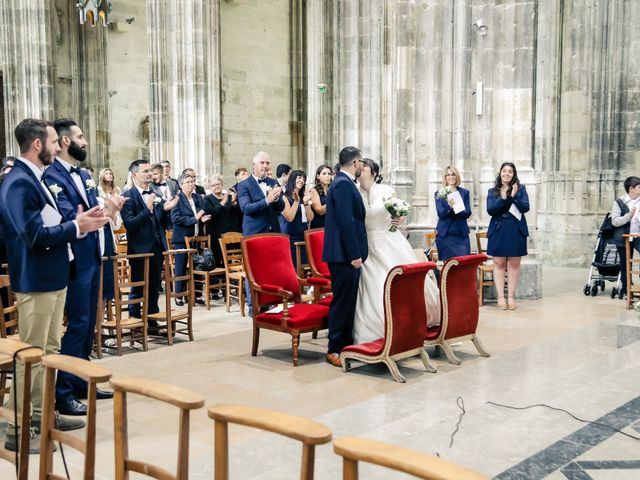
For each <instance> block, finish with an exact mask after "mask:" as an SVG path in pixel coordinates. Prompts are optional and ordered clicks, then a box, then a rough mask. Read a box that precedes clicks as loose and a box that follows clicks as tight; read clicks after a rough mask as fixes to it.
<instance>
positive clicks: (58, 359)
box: [42, 354, 111, 383]
mask: <svg viewBox="0 0 640 480" xmlns="http://www.w3.org/2000/svg"><path fill="white" fill-rule="evenodd" d="M42 363H43V364H44V366H45V367H51V368H55V369H56V370H60V371H63V372H68V373H72V374H73V375H75V376H77V377H80V378H82V379H83V380H85V381H87V382H96V383H97V382H106V381H107V380H109V379H110V378H111V371H109V370H107V369H106V368H104V367H101V366H100V365H96V364H95V363H94V362H89V361H88V360H83V359H81V358H76V357H70V356H69V355H58V354H52V355H45V356H44V357H42Z"/></svg>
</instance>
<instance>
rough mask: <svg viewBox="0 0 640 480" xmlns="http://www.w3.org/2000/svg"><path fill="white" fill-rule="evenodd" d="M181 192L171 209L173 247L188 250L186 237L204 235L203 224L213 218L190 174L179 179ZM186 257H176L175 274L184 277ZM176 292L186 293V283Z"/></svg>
mask: <svg viewBox="0 0 640 480" xmlns="http://www.w3.org/2000/svg"><path fill="white" fill-rule="evenodd" d="M178 185H179V186H180V192H179V193H178V203H177V204H176V206H175V207H173V208H172V209H171V222H172V223H173V239H172V243H173V247H174V248H175V249H180V248H186V243H185V237H193V236H197V235H199V234H200V233H202V228H201V222H202V223H204V222H208V221H209V219H210V218H211V216H210V215H207V214H206V213H205V211H204V202H203V200H202V197H201V196H200V195H198V194H197V193H195V187H196V184H195V179H194V178H193V177H192V176H191V175H188V174H186V175H185V174H183V175H181V176H180V178H178ZM185 260H186V257H185V256H184V255H176V264H175V274H176V276H181V275H184V271H185ZM176 292H184V282H182V281H180V282H176ZM196 303H198V304H200V305H202V304H204V300H202V299H200V298H196ZM176 305H177V306H179V307H180V306H182V305H184V300H180V299H179V298H176Z"/></svg>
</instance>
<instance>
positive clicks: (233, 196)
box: [229, 190, 238, 205]
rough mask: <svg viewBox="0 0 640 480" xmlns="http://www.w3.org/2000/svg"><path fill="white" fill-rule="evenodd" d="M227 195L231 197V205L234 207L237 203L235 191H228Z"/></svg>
mask: <svg viewBox="0 0 640 480" xmlns="http://www.w3.org/2000/svg"><path fill="white" fill-rule="evenodd" d="M229 195H230V196H231V203H232V204H233V205H235V204H236V203H238V194H237V193H236V191H235V190H229Z"/></svg>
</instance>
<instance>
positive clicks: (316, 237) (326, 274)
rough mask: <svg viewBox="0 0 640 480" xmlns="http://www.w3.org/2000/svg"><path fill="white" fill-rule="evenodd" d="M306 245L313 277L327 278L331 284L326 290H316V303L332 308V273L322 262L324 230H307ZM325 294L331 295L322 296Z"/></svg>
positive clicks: (314, 290)
mask: <svg viewBox="0 0 640 480" xmlns="http://www.w3.org/2000/svg"><path fill="white" fill-rule="evenodd" d="M304 244H305V246H306V248H307V260H308V262H309V267H310V268H311V275H312V276H313V277H316V278H326V279H327V280H329V284H328V285H327V286H326V288H314V289H313V292H314V298H315V302H316V303H320V304H321V305H327V306H331V299H332V298H333V296H332V295H330V293H331V272H330V271H329V265H328V264H327V262H325V261H324V260H322V251H323V249H324V228H313V229H311V230H305V232H304ZM325 293H329V295H325V296H322V295H323V294H325Z"/></svg>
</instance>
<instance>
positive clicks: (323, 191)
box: [311, 164, 333, 228]
mask: <svg viewBox="0 0 640 480" xmlns="http://www.w3.org/2000/svg"><path fill="white" fill-rule="evenodd" d="M331 180H333V172H332V171H331V167H330V166H329V165H326V164H325V165H320V166H319V167H318V168H317V169H316V178H315V185H314V186H313V189H312V190H311V208H312V209H313V220H312V221H311V228H321V227H324V216H325V213H326V212H327V192H328V191H329V185H331Z"/></svg>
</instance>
